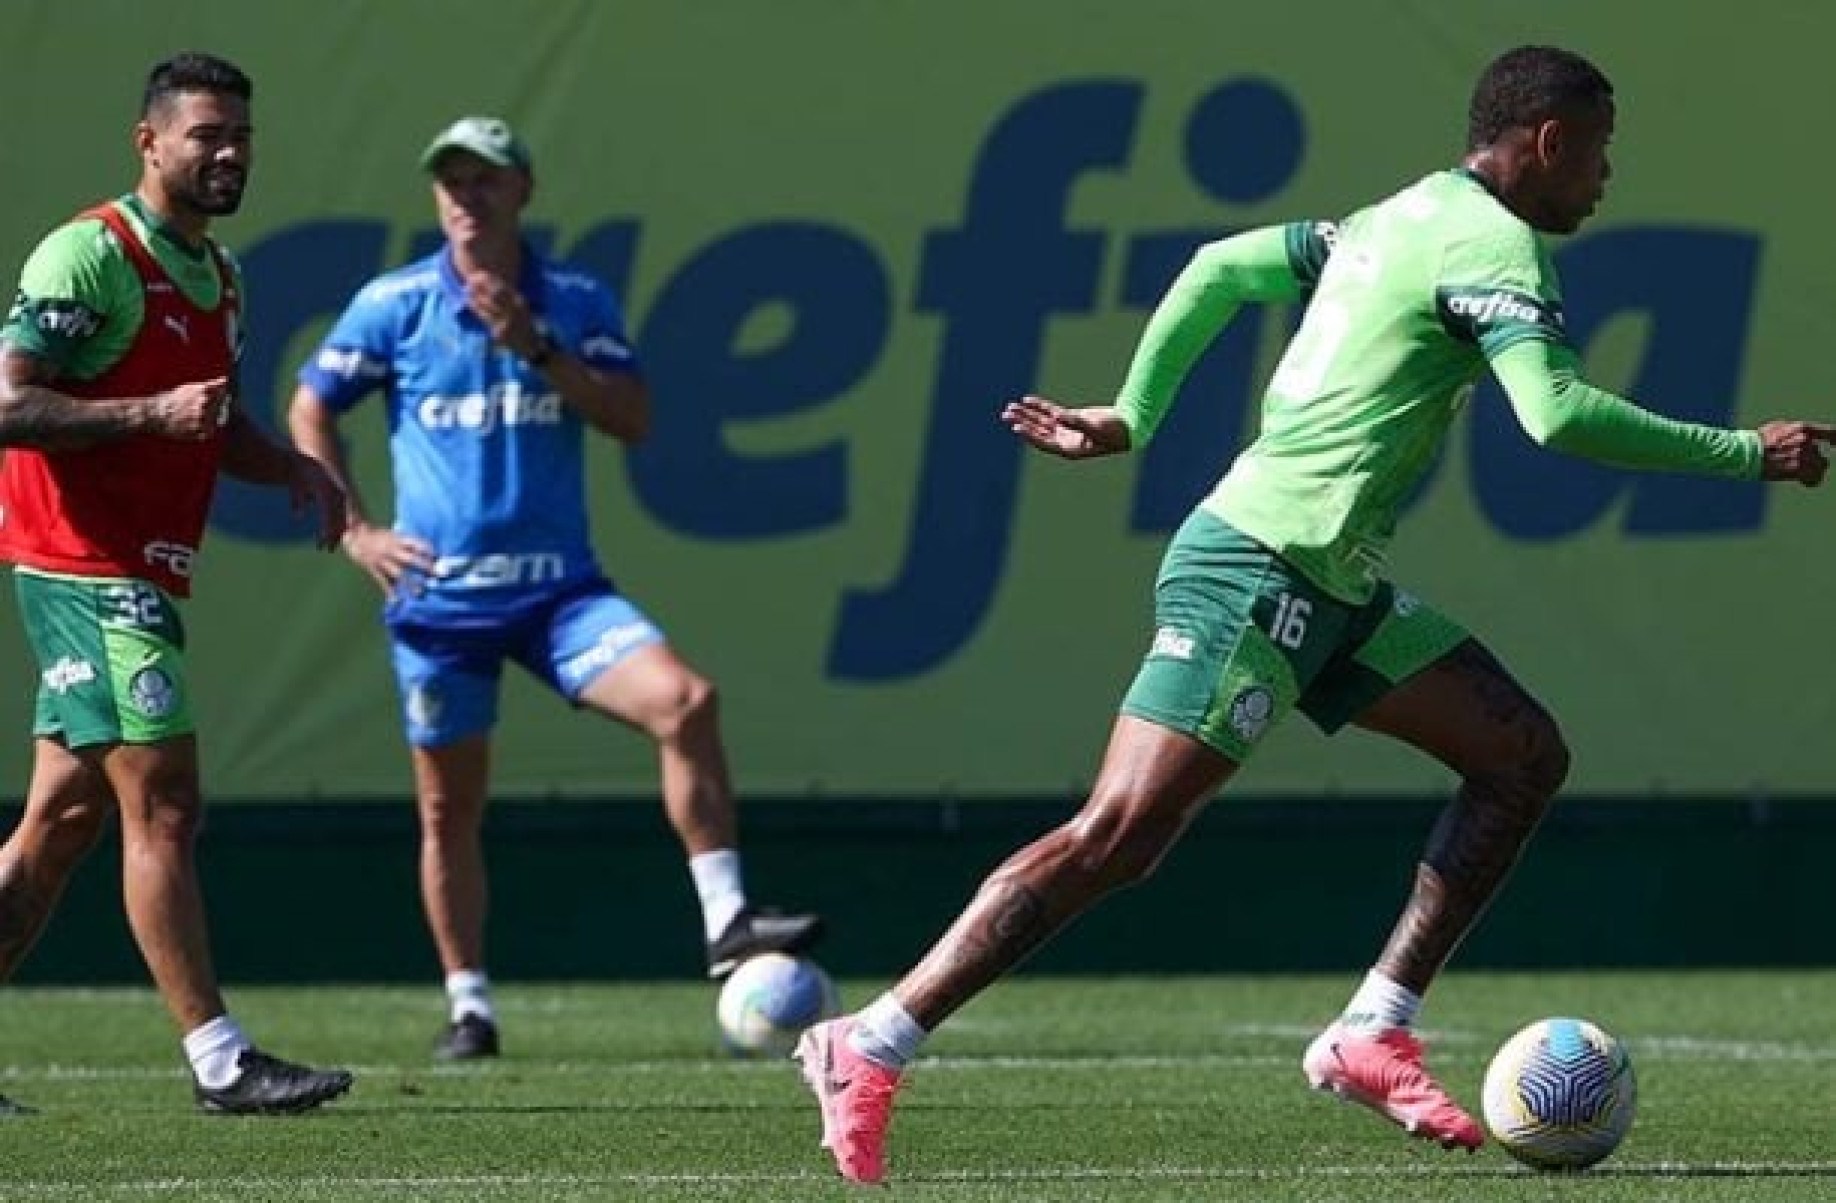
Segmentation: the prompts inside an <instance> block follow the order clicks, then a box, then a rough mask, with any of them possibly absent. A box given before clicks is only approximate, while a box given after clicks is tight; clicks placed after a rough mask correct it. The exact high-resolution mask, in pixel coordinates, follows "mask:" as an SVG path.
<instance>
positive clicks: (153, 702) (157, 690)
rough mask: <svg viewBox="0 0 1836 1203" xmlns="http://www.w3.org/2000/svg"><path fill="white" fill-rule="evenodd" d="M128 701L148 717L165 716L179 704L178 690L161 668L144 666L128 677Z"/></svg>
mask: <svg viewBox="0 0 1836 1203" xmlns="http://www.w3.org/2000/svg"><path fill="white" fill-rule="evenodd" d="M128 701H129V702H130V703H132V704H133V707H134V709H136V710H138V711H140V713H142V714H144V715H146V716H147V717H148V718H165V717H166V716H167V715H169V714H171V713H172V711H173V710H174V709H175V708H176V707H177V706H178V690H177V689H175V688H173V685H172V678H171V677H168V676H167V675H166V673H165V670H163V669H160V668H143V669H141V670H140V671H139V672H137V673H135V674H134V675H133V676H131V677H129V678H128Z"/></svg>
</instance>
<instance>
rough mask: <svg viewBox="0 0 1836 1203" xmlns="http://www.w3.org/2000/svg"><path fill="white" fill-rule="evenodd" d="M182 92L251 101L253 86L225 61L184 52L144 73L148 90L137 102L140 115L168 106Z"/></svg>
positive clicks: (240, 72)
mask: <svg viewBox="0 0 1836 1203" xmlns="http://www.w3.org/2000/svg"><path fill="white" fill-rule="evenodd" d="M181 92H217V93H220V94H223V95H227V96H240V97H241V98H242V99H244V100H253V99H254V97H255V85H254V84H252V83H250V82H249V77H248V76H247V75H244V74H243V73H242V69H241V68H239V67H237V66H236V64H234V63H232V62H230V61H229V60H228V59H221V58H218V57H217V56H216V55H214V54H205V53H204V52H202V51H199V50H186V51H183V52H181V53H179V54H175V55H173V56H172V57H171V58H169V59H165V60H164V61H162V62H158V63H154V64H153V69H152V70H151V71H149V72H147V89H146V92H145V93H144V94H143V95H142V96H141V98H140V115H141V116H142V117H145V116H147V115H148V114H149V113H151V112H152V111H153V110H154V109H156V108H160V107H162V106H164V105H166V104H169V103H170V102H171V101H172V99H173V98H174V97H176V96H178V95H179V94H180V93H181Z"/></svg>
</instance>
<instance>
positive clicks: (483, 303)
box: [465, 271, 542, 358]
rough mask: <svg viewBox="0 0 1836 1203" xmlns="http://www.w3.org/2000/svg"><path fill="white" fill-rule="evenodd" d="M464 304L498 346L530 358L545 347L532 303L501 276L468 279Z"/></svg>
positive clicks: (487, 274)
mask: <svg viewBox="0 0 1836 1203" xmlns="http://www.w3.org/2000/svg"><path fill="white" fill-rule="evenodd" d="M465 301H466V304H467V305H468V306H469V307H470V308H471V310H472V312H473V313H476V314H477V315H478V318H479V320H480V321H482V322H484V324H485V329H487V330H489V331H490V332H491V341H493V342H495V343H496V344H497V345H498V346H500V347H508V348H509V349H510V350H512V351H514V352H516V354H518V355H521V356H523V357H524V358H528V357H529V356H530V355H533V354H534V353H535V352H536V350H537V349H538V348H539V347H540V346H541V345H542V332H541V331H540V330H538V329H537V328H536V323H535V315H534V314H533V313H531V312H530V309H529V302H528V301H526V300H524V299H523V294H522V293H521V292H520V291H519V290H518V289H517V287H516V285H514V284H512V283H511V282H510V281H508V280H505V279H504V278H503V277H502V276H498V275H494V274H492V273H491V272H486V271H478V272H473V273H472V274H471V275H470V276H468V277H466V281H465Z"/></svg>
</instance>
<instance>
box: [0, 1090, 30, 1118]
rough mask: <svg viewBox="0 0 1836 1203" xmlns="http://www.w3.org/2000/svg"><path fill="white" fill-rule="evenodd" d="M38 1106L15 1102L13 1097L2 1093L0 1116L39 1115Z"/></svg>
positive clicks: (0, 1096) (0, 1097)
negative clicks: (10, 1097)
mask: <svg viewBox="0 0 1836 1203" xmlns="http://www.w3.org/2000/svg"><path fill="white" fill-rule="evenodd" d="M37 1114H38V1108H36V1107H28V1106H26V1105H25V1104H24V1103H15V1102H14V1101H13V1100H12V1099H9V1098H7V1097H6V1096H5V1095H3V1094H0V1117H4V1116H9V1115H37Z"/></svg>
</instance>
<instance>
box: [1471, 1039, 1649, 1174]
mask: <svg viewBox="0 0 1836 1203" xmlns="http://www.w3.org/2000/svg"><path fill="white" fill-rule="evenodd" d="M1484 1102H1485V1126H1486V1127H1488V1128H1490V1129H1491V1130H1492V1135H1493V1136H1494V1137H1496V1138H1497V1140H1498V1143H1499V1144H1500V1145H1501V1146H1502V1147H1503V1148H1504V1150H1505V1152H1507V1153H1509V1154H1510V1155H1511V1156H1513V1157H1515V1158H1517V1159H1518V1160H1519V1161H1521V1162H1523V1163H1524V1164H1525V1165H1529V1166H1533V1167H1534V1168H1536V1169H1539V1170H1580V1169H1586V1168H1587V1167H1588V1166H1590V1165H1593V1164H1594V1163H1595V1162H1597V1161H1599V1160H1600V1159H1601V1158H1603V1157H1605V1156H1606V1155H1607V1154H1609V1153H1611V1152H1612V1151H1613V1150H1614V1149H1616V1148H1618V1147H1619V1142H1620V1141H1622V1140H1624V1139H1625V1136H1626V1132H1627V1130H1628V1129H1630V1128H1631V1127H1632V1116H1633V1113H1634V1112H1635V1111H1636V1110H1637V1109H1638V1079H1637V1078H1636V1077H1635V1076H1634V1075H1633V1073H1632V1060H1631V1058H1630V1057H1628V1056H1627V1055H1626V1050H1625V1048H1624V1046H1622V1045H1621V1044H1620V1043H1619V1041H1618V1040H1615V1039H1614V1038H1613V1037H1612V1036H1611V1035H1609V1034H1607V1033H1606V1032H1605V1031H1602V1030H1601V1029H1600V1028H1599V1027H1596V1026H1595V1025H1594V1024H1591V1023H1589V1022H1588V1021H1586V1020H1585V1019H1539V1020H1537V1021H1536V1022H1535V1023H1533V1024H1530V1025H1529V1026H1528V1027H1526V1028H1524V1029H1523V1030H1522V1031H1520V1032H1518V1033H1517V1034H1516V1035H1514V1036H1512V1037H1511V1038H1510V1039H1509V1040H1507V1041H1505V1042H1504V1044H1503V1045H1502V1046H1501V1047H1500V1048H1499V1050H1498V1052H1497V1053H1496V1054H1495V1055H1494V1056H1493V1057H1492V1063H1491V1065H1490V1066H1489V1067H1488V1068H1487V1069H1486V1071H1485V1091H1484Z"/></svg>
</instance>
